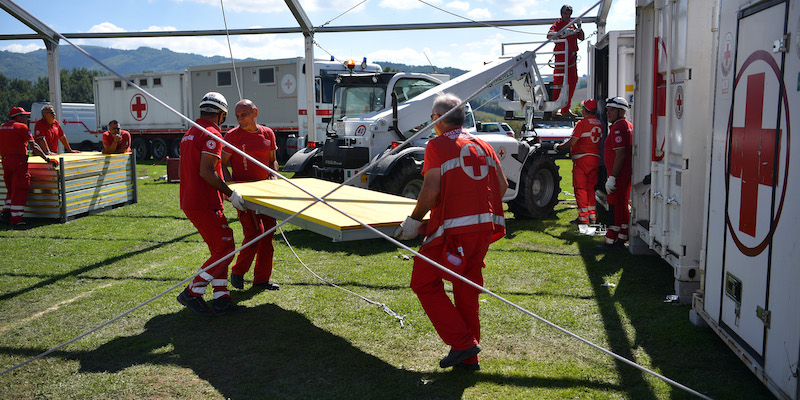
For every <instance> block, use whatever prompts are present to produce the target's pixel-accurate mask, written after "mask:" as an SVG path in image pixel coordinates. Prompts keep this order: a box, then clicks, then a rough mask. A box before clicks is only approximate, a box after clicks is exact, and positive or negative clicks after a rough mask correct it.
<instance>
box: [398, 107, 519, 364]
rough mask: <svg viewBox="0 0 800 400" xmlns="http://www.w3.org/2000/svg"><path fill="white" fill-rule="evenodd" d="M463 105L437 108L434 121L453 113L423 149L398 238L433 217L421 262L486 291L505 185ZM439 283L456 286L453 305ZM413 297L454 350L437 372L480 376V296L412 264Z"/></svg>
mask: <svg viewBox="0 0 800 400" xmlns="http://www.w3.org/2000/svg"><path fill="white" fill-rule="evenodd" d="M460 104H461V100H460V99H459V98H458V97H456V96H454V95H452V94H443V95H440V96H439V97H437V98H436V99H435V100H434V103H433V114H432V115H431V119H432V120H436V119H438V118H439V117H441V116H443V115H445V114H446V113H447V112H448V111H450V110H452V109H455V110H454V111H453V112H452V113H451V114H449V115H447V116H446V117H444V118H441V120H439V121H438V122H436V124H435V125H434V129H435V130H436V134H437V137H436V138H434V139H433V140H431V141H429V142H428V144H427V147H426V148H425V162H424V164H423V165H424V166H423V168H422V175H423V177H424V180H423V184H422V190H421V191H420V193H419V197H418V199H417V204H416V206H415V207H414V211H413V212H412V213H411V216H409V217H408V218H406V220H405V221H403V223H402V224H400V226H399V227H398V228H397V230H396V231H395V234H394V235H395V237H397V238H398V239H400V240H407V239H412V238H415V237H416V236H417V235H418V233H419V229H420V227H421V226H422V222H421V221H422V219H423V218H424V217H425V214H426V213H427V212H428V211H429V210H430V212H431V215H430V219H429V221H428V223H427V228H426V230H425V231H426V237H425V240H424V241H423V242H422V246H421V247H420V249H419V252H420V254H422V255H424V256H426V257H428V258H430V259H431V260H433V261H435V262H437V263H439V264H441V265H443V266H445V267H446V268H447V269H449V270H450V271H452V272H453V273H455V274H458V275H460V276H463V277H465V278H467V279H468V280H470V281H472V282H474V283H476V284H478V285H483V273H482V269H483V267H485V266H486V264H484V261H483V258H484V256H485V255H486V252H487V251H488V249H489V244H491V243H492V242H494V241H496V240H498V239H500V238H502V237H503V236H504V235H505V219H504V217H503V202H502V199H503V194H504V193H505V191H506V189H507V188H508V181H506V177H505V175H504V174H503V169H502V167H501V166H500V161H499V160H498V158H497V155H496V154H495V152H494V149H492V146H490V145H489V144H487V143H486V142H484V141H483V140H481V139H479V138H477V137H475V136H473V135H471V134H469V133H468V132H466V131H464V130H463V129H462V128H461V126H462V124H463V122H464V118H465V113H464V108H463V107H459V105H460ZM442 279H446V280H448V281H451V282H452V283H453V298H454V302H452V301H450V298H449V297H447V293H445V290H444V283H443V282H442ZM411 289H412V290H414V293H416V294H417V297H418V298H419V301H420V303H421V304H422V308H423V309H424V310H425V313H426V314H427V315H428V318H429V319H430V320H431V323H432V324H433V327H434V328H435V329H436V332H437V333H438V334H439V336H440V337H441V338H442V340H443V341H444V342H445V343H446V344H447V345H449V346H450V348H451V349H450V352H449V353H448V354H447V356H445V357H444V358H442V360H441V361H439V366H440V367H442V368H447V367H456V368H463V369H465V370H468V371H477V370H479V369H480V364H478V353H479V352H480V351H481V347H480V345H479V344H478V343H479V342H480V338H481V326H480V320H479V318H478V295H479V294H480V293H481V291H480V290H478V289H475V288H473V287H472V286H470V285H468V284H466V283H464V282H462V281H461V280H459V279H458V278H456V277H454V276H452V275H451V274H450V273H447V272H445V271H442V270H440V269H439V268H437V267H435V266H433V265H431V264H429V263H428V262H426V261H424V260H423V259H422V258H419V257H417V258H416V259H415V260H414V267H413V270H412V272H411Z"/></svg>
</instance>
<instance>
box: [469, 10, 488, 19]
mask: <svg viewBox="0 0 800 400" xmlns="http://www.w3.org/2000/svg"><path fill="white" fill-rule="evenodd" d="M467 16H468V17H470V18H472V19H474V20H477V21H479V20H486V19H491V18H492V13H491V11H489V9H488V8H476V9H473V10H470V11H469V12H468V13H467Z"/></svg>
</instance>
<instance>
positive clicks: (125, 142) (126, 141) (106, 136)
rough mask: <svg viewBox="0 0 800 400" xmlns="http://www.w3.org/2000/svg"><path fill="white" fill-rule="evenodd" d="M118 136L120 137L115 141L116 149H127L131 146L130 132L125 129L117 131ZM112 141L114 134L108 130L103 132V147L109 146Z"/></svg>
mask: <svg viewBox="0 0 800 400" xmlns="http://www.w3.org/2000/svg"><path fill="white" fill-rule="evenodd" d="M119 134H120V136H122V139H120V140H119V142H118V143H117V151H120V150H122V149H124V150H123V151H128V149H129V148H130V147H131V133H130V132H128V131H125V130H121V129H120V131H119ZM113 143H114V134H113V133H111V132H110V131H105V132H103V147H108V146H111V145H112V144H113Z"/></svg>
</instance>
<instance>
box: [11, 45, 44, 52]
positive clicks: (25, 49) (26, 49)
mask: <svg viewBox="0 0 800 400" xmlns="http://www.w3.org/2000/svg"><path fill="white" fill-rule="evenodd" d="M43 48H44V46H41V45H38V44H26V45H22V44H19V43H13V44H10V45H8V46H1V47H0V50H4V51H10V52H12V53H30V52H32V51H36V50H39V49H43Z"/></svg>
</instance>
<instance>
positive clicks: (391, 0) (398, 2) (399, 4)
mask: <svg viewBox="0 0 800 400" xmlns="http://www.w3.org/2000/svg"><path fill="white" fill-rule="evenodd" d="M379 5H380V6H381V7H383V8H390V9H392V10H413V9H415V8H420V7H422V3H419V2H416V1H409V0H383V1H381V2H380V4H379ZM389 61H391V60H389Z"/></svg>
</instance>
